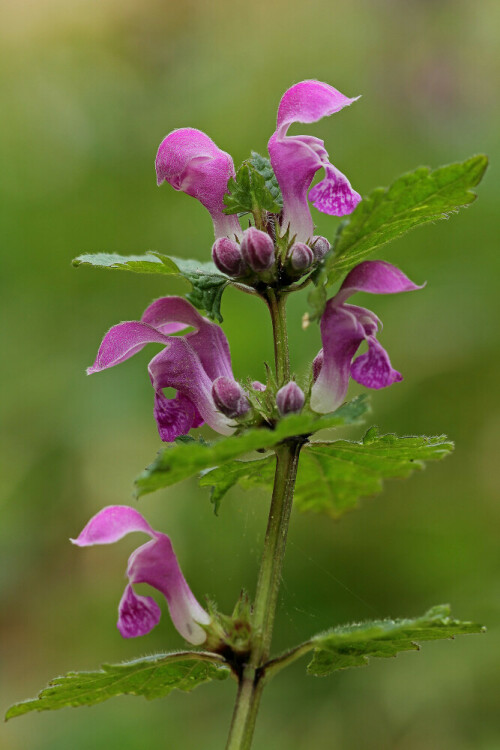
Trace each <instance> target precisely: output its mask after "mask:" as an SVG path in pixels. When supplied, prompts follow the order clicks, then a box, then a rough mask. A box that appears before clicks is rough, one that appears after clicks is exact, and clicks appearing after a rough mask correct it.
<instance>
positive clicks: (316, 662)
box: [307, 604, 485, 677]
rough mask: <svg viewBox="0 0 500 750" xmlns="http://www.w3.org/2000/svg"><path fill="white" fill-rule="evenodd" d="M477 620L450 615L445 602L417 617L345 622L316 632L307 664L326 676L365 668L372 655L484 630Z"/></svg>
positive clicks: (380, 655) (318, 673) (309, 667)
mask: <svg viewBox="0 0 500 750" xmlns="http://www.w3.org/2000/svg"><path fill="white" fill-rule="evenodd" d="M484 631H485V628H484V627H482V626H481V625H478V624H476V623H474V622H460V621H459V620H453V619H452V618H451V617H450V608H449V606H448V605H446V604H442V605H440V606H437V607H433V608H432V609H430V610H429V611H428V612H427V613H426V614H425V615H424V616H423V617H419V618H416V619H414V620H375V621H373V622H364V623H360V624H356V625H344V626H341V627H337V628H333V630H329V631H326V632H325V633H320V634H319V635H316V636H315V637H314V638H313V639H312V641H311V644H312V646H313V647H314V656H313V658H312V661H311V662H310V664H309V665H308V667H307V671H308V672H309V673H310V674H313V675H316V676H317V677H324V676H325V675H328V674H331V673H332V672H334V671H336V670H337V669H347V668H349V667H361V666H364V665H366V664H368V660H369V657H370V656H374V657H383V658H386V657H389V656H396V655H397V654H398V653H399V652H400V651H412V650H418V648H419V647H418V645H417V643H415V641H434V640H438V639H440V638H453V637H454V636H456V635H462V634H466V633H483V632H484Z"/></svg>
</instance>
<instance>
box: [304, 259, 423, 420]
mask: <svg viewBox="0 0 500 750" xmlns="http://www.w3.org/2000/svg"><path fill="white" fill-rule="evenodd" d="M414 289H422V287H421V286H417V285H416V284H414V283H413V282H412V281H410V279H409V278H408V277H407V276H405V274H404V273H403V272H402V271H400V270H399V268H396V267H395V266H393V265H391V264H390V263H386V262H385V261H381V260H366V261H364V262H363V263H360V264H359V265H358V266H356V267H355V268H353V269H352V271H350V272H349V273H348V274H347V276H346V278H345V279H344V282H343V284H342V286H341V288H340V290H339V292H338V293H337V294H336V295H335V297H332V299H330V300H329V301H328V302H327V304H326V308H325V311H324V313H323V316H322V318H321V341H322V344H323V348H322V349H321V351H320V352H319V354H318V355H317V357H316V359H315V360H314V362H313V377H314V385H313V387H312V389H311V408H312V409H313V410H314V411H317V412H320V413H327V412H330V411H334V410H335V409H336V408H337V407H338V406H340V404H341V403H342V402H343V400H344V398H345V395H346V393H347V388H348V385H349V377H352V378H353V379H354V380H356V381H357V382H358V383H361V385H364V386H366V387H367V388H375V389H378V388H385V387H387V386H389V385H392V384H393V383H397V382H398V381H400V380H402V379H403V377H402V375H401V374H400V373H399V372H398V371H397V370H394V369H393V367H392V365H391V362H390V360H389V355H388V354H387V352H386V351H385V349H384V348H383V347H382V346H381V345H380V344H379V342H378V341H377V338H376V334H377V332H378V329H379V326H381V323H380V320H379V319H378V318H377V316H376V315H375V313H373V312H371V310H367V309H365V308H364V307H357V306H356V305H349V304H346V302H345V300H346V299H347V298H348V297H350V296H351V295H352V294H354V293H355V292H370V293H371V294H395V293H396V292H409V291H412V290H414ZM363 341H366V342H367V344H368V351H367V352H366V354H362V355H361V356H360V357H358V358H357V359H355V360H354V362H353V357H354V355H355V354H356V352H357V350H358V348H359V345H360V344H361V343H362V342H363Z"/></svg>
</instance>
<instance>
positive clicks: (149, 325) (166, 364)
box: [87, 297, 239, 442]
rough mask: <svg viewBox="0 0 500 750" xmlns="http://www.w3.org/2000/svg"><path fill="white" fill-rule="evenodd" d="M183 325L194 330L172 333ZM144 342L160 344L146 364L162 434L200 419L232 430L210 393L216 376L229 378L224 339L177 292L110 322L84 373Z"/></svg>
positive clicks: (171, 435) (121, 358) (172, 434)
mask: <svg viewBox="0 0 500 750" xmlns="http://www.w3.org/2000/svg"><path fill="white" fill-rule="evenodd" d="M188 326H189V327H192V328H194V331H190V332H188V333H186V334H184V335H183V336H173V335H172V334H174V333H176V332H178V331H181V330H183V329H184V328H186V327H188ZM149 343H157V344H163V345H164V349H162V351H161V352H160V353H159V354H157V355H156V356H155V357H153V359H152V360H151V361H150V363H149V366H148V371H149V376H150V378H151V383H152V384H153V388H154V390H155V405H154V416H155V419H156V422H157V424H158V431H159V433H160V437H161V439H162V440H164V441H165V442H171V441H173V440H175V439H176V438H177V437H178V436H179V435H187V433H188V432H189V430H190V429H191V428H192V427H199V426H200V425H202V424H203V423H204V422H206V423H207V424H208V425H209V426H210V427H212V429H214V430H215V431H216V432H219V433H222V434H223V435H230V434H232V432H233V431H234V429H235V427H236V423H235V422H233V421H231V419H229V418H228V417H227V416H225V415H224V414H223V413H222V412H221V411H220V410H219V408H218V407H217V405H216V403H215V401H214V397H213V384H214V381H217V379H218V378H220V377H224V378H226V380H228V381H231V382H234V375H233V371H232V369H231V355H230V352H229V344H228V342H227V339H226V336H225V334H224V332H223V330H222V328H221V327H220V326H218V325H217V324H215V323H211V322H210V321H209V320H208V319H207V318H204V317H203V316H202V315H200V313H199V312H198V311H197V310H195V308H194V307H193V306H192V305H191V304H190V303H189V302H188V301H187V300H185V299H183V298H182V297H162V298H160V299H158V300H156V301H155V302H153V304H152V305H150V306H149V307H148V308H147V310H146V311H145V312H144V315H143V316H142V319H141V320H140V321H130V322H127V323H119V324H118V325H116V326H113V328H111V329H110V330H109V331H108V333H107V334H106V335H105V337H104V339H103V340H102V343H101V346H100V347H99V351H98V353H97V357H96V360H95V362H94V364H93V365H92V367H89V368H88V370H87V373H88V374H89V375H91V374H93V373H95V372H100V371H101V370H106V369H107V368H108V367H114V365H118V364H120V363H121V362H125V360H127V359H129V358H130V357H132V356H133V355H134V354H137V352H139V351H141V349H143V348H144V346H145V345H146V344H149ZM236 385H237V384H236ZM238 387H239V386H238ZM164 388H175V390H176V391H177V395H176V397H175V398H173V399H169V398H167V397H166V396H165V395H164V393H163V389H164Z"/></svg>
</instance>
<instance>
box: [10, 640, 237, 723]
mask: <svg viewBox="0 0 500 750" xmlns="http://www.w3.org/2000/svg"><path fill="white" fill-rule="evenodd" d="M215 658H216V656H215V655H214V660H213V661H208V660H207V659H206V658H205V659H203V660H202V658H201V657H197V653H196V652H195V651H190V652H184V653H183V652H178V653H172V654H156V655H154V656H147V657H145V658H143V659H135V660H134V661H129V662H123V663H122V664H104V665H103V666H102V668H101V669H99V670H97V671H95V672H69V673H68V674H67V675H65V676H64V677H56V678H55V679H54V680H52V681H51V682H50V683H49V685H48V687H46V688H45V689H44V690H42V691H41V692H40V693H39V694H38V696H37V697H36V698H33V699H31V700H27V701H23V702H22V703H16V704H15V705H13V706H11V707H10V708H9V710H8V711H7V713H6V715H5V719H6V720H8V719H12V718H14V717H15V716H22V714H26V713H29V712H30V711H54V710H55V709H57V708H65V707H66V706H93V705H94V704H96V703H102V702H103V701H106V700H108V698H113V697H114V696H115V695H143V696H144V697H145V698H147V699H148V700H152V699H153V698H163V696H165V695H168V694H169V693H170V692H171V691H172V690H182V691H184V692H190V691H191V690H193V689H194V688H195V687H197V686H198V685H201V684H202V683H203V682H209V681H210V680H225V679H226V677H227V676H228V675H229V673H230V670H229V669H228V667H226V666H224V665H223V664H218V663H216V661H215Z"/></svg>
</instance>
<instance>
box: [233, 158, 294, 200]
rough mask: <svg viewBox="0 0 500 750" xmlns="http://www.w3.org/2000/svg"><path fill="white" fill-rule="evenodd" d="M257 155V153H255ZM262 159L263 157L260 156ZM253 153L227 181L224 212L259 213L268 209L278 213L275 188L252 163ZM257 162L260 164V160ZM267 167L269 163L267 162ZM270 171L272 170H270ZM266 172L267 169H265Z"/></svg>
mask: <svg viewBox="0 0 500 750" xmlns="http://www.w3.org/2000/svg"><path fill="white" fill-rule="evenodd" d="M257 156H258V154H257ZM260 159H263V157H260ZM254 160H255V155H254V156H253V157H252V160H247V161H244V162H243V164H242V165H241V167H240V168H239V169H238V171H237V173H236V177H234V178H233V177H231V179H230V180H229V182H228V185H227V188H228V192H227V193H226V195H225V196H224V205H225V206H226V208H225V209H224V213H225V214H246V213H253V214H254V215H255V214H260V213H261V212H262V211H268V212H269V213H272V214H279V213H280V211H281V205H280V204H279V203H277V201H276V200H275V198H274V195H273V193H274V194H276V190H275V189H274V186H273V184H272V179H271V180H270V185H269V186H268V180H269V177H268V180H266V177H265V176H264V174H262V173H261V171H259V169H258V168H257V167H256V166H255V165H254ZM257 162H258V163H259V164H260V166H262V162H259V160H257ZM269 169H271V165H270V164H269ZM271 172H272V170H271ZM265 173H266V174H268V170H265Z"/></svg>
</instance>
